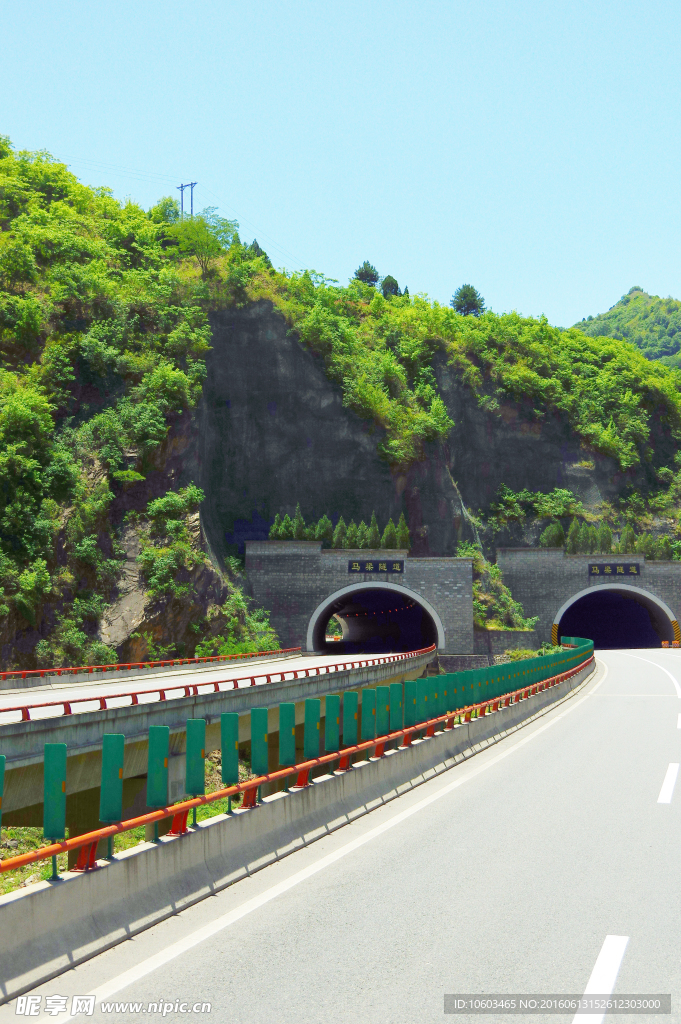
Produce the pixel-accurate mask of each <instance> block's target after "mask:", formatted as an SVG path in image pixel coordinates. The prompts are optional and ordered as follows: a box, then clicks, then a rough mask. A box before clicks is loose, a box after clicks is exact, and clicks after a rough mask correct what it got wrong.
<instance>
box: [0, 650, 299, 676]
mask: <svg viewBox="0 0 681 1024" xmlns="http://www.w3.org/2000/svg"><path fill="white" fill-rule="evenodd" d="M300 650H301V648H300V647H287V648H284V649H282V650H279V651H250V652H248V653H244V654H214V655H211V656H210V657H205V658H169V659H167V660H166V661H131V662H119V663H118V664H116V665H79V666H77V667H75V666H73V667H71V666H69V667H65V668H27V669H21V668H16V669H7V671H6V672H0V680H2V681H3V682H4V681H5V680H7V679H34V678H38V677H39V678H40V679H43V678H44V677H45V676H68V675H77V674H78V673H79V672H81V673H85V672H87V673H88V674H93V673H97V672H122V671H127V670H132V669H142V668H174V667H175V666H176V665H203V664H207V663H209V662H213V661H216V662H222V661H240V660H242V659H248V658H267V657H270V655H273V654H295V652H296V651H300Z"/></svg>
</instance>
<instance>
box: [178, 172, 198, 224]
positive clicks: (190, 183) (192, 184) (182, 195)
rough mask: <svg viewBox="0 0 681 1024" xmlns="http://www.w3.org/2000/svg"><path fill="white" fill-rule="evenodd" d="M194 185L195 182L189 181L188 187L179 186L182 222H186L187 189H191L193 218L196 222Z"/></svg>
mask: <svg viewBox="0 0 681 1024" xmlns="http://www.w3.org/2000/svg"><path fill="white" fill-rule="evenodd" d="M194 185H196V182H195V181H189V182H187V184H186V185H178V186H177V188H178V191H179V193H180V220H184V190H185V189H186V188H190V189H191V210H192V213H191V218H192V220H194Z"/></svg>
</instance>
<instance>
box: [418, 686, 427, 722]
mask: <svg viewBox="0 0 681 1024" xmlns="http://www.w3.org/2000/svg"><path fill="white" fill-rule="evenodd" d="M429 697H430V679H417V680H416V721H417V722H425V721H426V719H427V718H430V702H429V700H428V698H429Z"/></svg>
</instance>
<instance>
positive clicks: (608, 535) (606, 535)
mask: <svg viewBox="0 0 681 1024" xmlns="http://www.w3.org/2000/svg"><path fill="white" fill-rule="evenodd" d="M598 550H599V551H600V553H601V554H602V555H609V554H610V553H611V551H612V530H611V529H610V527H609V526H608V524H607V523H601V528H600V530H599V531H598Z"/></svg>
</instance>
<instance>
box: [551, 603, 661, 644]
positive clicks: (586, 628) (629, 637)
mask: <svg viewBox="0 0 681 1024" xmlns="http://www.w3.org/2000/svg"><path fill="white" fill-rule="evenodd" d="M559 636H582V637H585V638H586V639H588V640H593V642H594V646H595V647H596V648H597V649H600V650H606V651H607V650H611V649H613V648H626V647H660V646H661V642H662V641H663V640H670V641H671V640H673V639H674V635H673V629H672V624H671V622H670V620H669V618H668V616H667V615H665V613H664V611H663V610H662V609H661V608H660V607H659V606H658V605H657V604H655V602H654V601H651V600H650V598H648V597H647V596H646V595H645V594H644V593H638V594H634V593H632V592H631V591H627V590H620V591H617V590H597V589H594V590H593V591H592V592H591V593H589V594H585V595H584V597H582V598H580V599H579V600H578V601H575V603H574V604H573V605H571V606H570V607H569V608H568V609H567V611H566V612H565V613H564V614H563V616H562V618H561V620H560V627H559Z"/></svg>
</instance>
